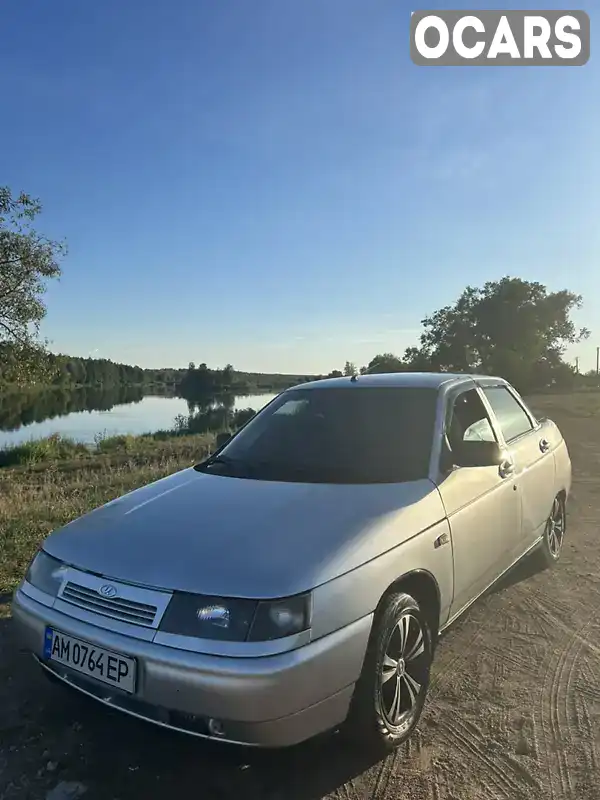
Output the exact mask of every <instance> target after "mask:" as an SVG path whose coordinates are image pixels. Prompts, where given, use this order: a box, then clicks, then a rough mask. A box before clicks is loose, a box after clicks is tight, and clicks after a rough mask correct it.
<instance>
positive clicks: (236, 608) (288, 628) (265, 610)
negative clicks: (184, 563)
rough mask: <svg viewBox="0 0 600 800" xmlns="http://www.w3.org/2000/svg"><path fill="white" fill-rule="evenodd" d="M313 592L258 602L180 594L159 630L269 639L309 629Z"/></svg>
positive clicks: (229, 638) (206, 636) (230, 638)
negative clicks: (311, 593)
mask: <svg viewBox="0 0 600 800" xmlns="http://www.w3.org/2000/svg"><path fill="white" fill-rule="evenodd" d="M309 624H310V595H299V596H297V597H292V598H290V599H288V600H275V601H262V600H261V601H257V600H240V599H237V598H231V599H224V598H222V597H204V596H202V595H195V594H183V593H179V592H178V593H176V594H174V595H173V597H172V598H171V602H170V603H169V605H168V607H167V610H166V612H165V614H164V616H163V618H162V620H161V623H160V625H159V629H160V630H161V631H163V632H164V633H174V634H179V635H180V636H194V637H197V638H199V639H216V640H220V641H229V642H245V641H251V642H265V641H269V640H272V639H281V638H282V637H284V636H291V635H292V634H294V633H299V632H300V631H303V630H306V628H308V627H309Z"/></svg>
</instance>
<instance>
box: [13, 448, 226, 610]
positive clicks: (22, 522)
mask: <svg viewBox="0 0 600 800" xmlns="http://www.w3.org/2000/svg"><path fill="white" fill-rule="evenodd" d="M213 442H214V437H213V436H211V435H208V434H206V435H201V434H198V435H191V436H185V435H181V436H173V435H169V434H168V433H165V432H163V433H159V434H154V435H151V436H150V435H148V436H139V437H138V436H136V437H133V436H132V437H128V436H124V437H123V436H115V437H99V440H97V441H96V443H95V445H94V446H93V447H92V448H91V449H90V448H87V447H83V448H82V446H81V445H78V444H77V443H74V442H72V441H71V440H68V439H61V438H59V437H50V440H41V441H40V442H31V443H27V445H20V446H19V447H17V448H10V450H9V451H6V450H5V451H2V452H1V453H0V457H2V456H4V457H6V453H7V452H10V453H11V458H12V459H13V464H16V466H10V467H7V468H5V469H2V470H0V595H2V594H3V593H5V592H10V591H12V590H13V589H14V587H15V586H16V584H17V583H18V582H19V580H20V579H21V578H22V577H23V575H24V573H25V570H26V569H27V565H28V563H29V560H30V559H31V557H32V556H33V554H34V552H35V550H36V549H37V547H39V545H40V544H41V543H42V542H43V540H44V538H45V537H46V536H47V535H48V534H49V533H50V532H51V531H52V530H54V529H55V528H58V527H60V526H61V525H65V524H66V523H67V522H69V521H70V520H72V519H75V518H76V517H78V516H80V515H82V514H85V513H86V512H87V511H91V510H92V509H93V508H96V507H97V506H99V505H102V504H103V503H106V502H108V501H109V500H113V499H114V498H115V497H119V496H120V495H122V494H125V493H126V492H129V491H132V490H133V489H136V488H138V487H139V486H143V485H144V484H147V483H150V482H151V481H155V480H158V479H159V478H163V477H165V476H166V475H169V474H171V473H172V472H175V471H177V470H179V469H183V468H185V467H189V466H191V465H192V464H194V463H196V462H197V461H199V460H200V459H201V458H202V457H203V456H205V455H206V454H207V453H208V452H209V449H210V447H211V445H212V444H213ZM15 450H18V451H19V453H18V454H17V453H15V452H14V451H15ZM19 459H21V460H19Z"/></svg>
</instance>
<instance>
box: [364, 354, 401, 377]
mask: <svg viewBox="0 0 600 800" xmlns="http://www.w3.org/2000/svg"><path fill="white" fill-rule="evenodd" d="M405 371H406V366H405V365H404V364H403V363H402V361H401V360H400V359H399V358H398V356H395V355H394V354H393V353H380V354H379V355H377V356H375V357H374V358H372V359H371V360H370V361H369V363H368V365H367V366H366V367H363V368H362V369H361V374H363V375H371V374H373V373H378V372H405Z"/></svg>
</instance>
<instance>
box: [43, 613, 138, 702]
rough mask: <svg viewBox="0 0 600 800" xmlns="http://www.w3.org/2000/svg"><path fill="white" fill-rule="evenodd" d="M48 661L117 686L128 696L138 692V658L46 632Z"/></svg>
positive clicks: (58, 633)
mask: <svg viewBox="0 0 600 800" xmlns="http://www.w3.org/2000/svg"><path fill="white" fill-rule="evenodd" d="M44 658H47V659H49V660H50V661H56V662H57V663H59V664H64V665H65V666H66V667H69V668H70V669H74V670H76V671H77V672H81V673H82V674H83V675H89V676H90V678H95V679H96V680H97V681H102V683H107V684H109V685H110V686H116V687H117V688H118V689H121V690H122V691H124V692H129V693H130V694H132V693H133V692H135V674H136V666H137V665H136V661H135V659H134V658H129V657H128V656H123V655H120V654H119V653H113V652H112V651H111V650H105V649H104V648H103V647H96V645H93V644H90V643H89V642H84V641H82V640H81V639H75V638H74V637H73V636H67V635H66V634H64V633H61V632H60V631H55V630H54V629H53V628H46V635H45V638H44Z"/></svg>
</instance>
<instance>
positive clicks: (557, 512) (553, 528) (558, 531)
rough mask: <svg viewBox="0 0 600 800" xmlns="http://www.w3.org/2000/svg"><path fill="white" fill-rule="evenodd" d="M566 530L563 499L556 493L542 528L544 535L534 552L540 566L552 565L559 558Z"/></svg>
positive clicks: (565, 513)
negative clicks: (544, 525)
mask: <svg viewBox="0 0 600 800" xmlns="http://www.w3.org/2000/svg"><path fill="white" fill-rule="evenodd" d="M566 531H567V512H566V507H565V501H564V499H563V498H562V497H561V496H560V495H558V496H557V497H555V498H554V502H553V503H552V510H551V511H550V516H549V517H548V519H547V521H546V527H545V528H544V536H543V538H542V541H541V543H540V546H539V548H538V551H537V553H536V555H537V558H538V560H539V562H540V566H541V567H542V568H547V567H553V566H554V564H556V562H557V561H558V560H559V559H560V556H561V553H562V548H563V543H564V540H565V533H566Z"/></svg>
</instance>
